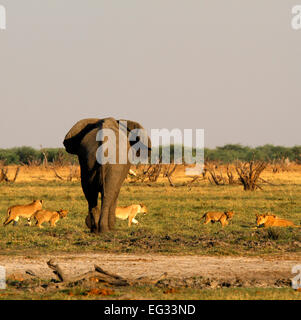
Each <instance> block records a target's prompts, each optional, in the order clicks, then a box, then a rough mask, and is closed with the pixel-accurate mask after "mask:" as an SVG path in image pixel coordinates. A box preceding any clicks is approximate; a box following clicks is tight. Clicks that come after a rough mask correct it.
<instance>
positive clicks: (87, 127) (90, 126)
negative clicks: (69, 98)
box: [63, 118, 151, 155]
mask: <svg viewBox="0 0 301 320" xmlns="http://www.w3.org/2000/svg"><path fill="white" fill-rule="evenodd" d="M124 121H126V123H127V128H124V129H125V131H126V132H127V136H128V135H129V133H130V132H131V131H132V130H134V129H144V128H143V127H142V126H141V125H140V124H139V123H138V122H135V121H131V120H115V119H114V118H105V119H83V120H80V121H79V122H77V123H76V124H75V125H74V126H73V127H72V128H71V129H70V131H69V132H68V133H67V135H66V137H65V139H64V142H63V143H64V146H65V148H66V151H67V152H68V153H71V154H76V155H78V154H79V150H80V146H81V143H82V141H83V140H84V138H85V137H86V136H87V135H88V134H89V133H90V132H91V131H93V130H94V129H99V130H100V129H102V128H104V129H105V128H106V129H112V130H113V131H115V133H116V135H117V134H118V130H119V125H120V126H122V125H123V123H124ZM94 141H95V143H96V139H95V140H94ZM136 142H137V141H129V144H130V145H134V144H135V143H136ZM146 147H147V148H148V151H149V152H148V153H149V155H150V151H151V140H150V138H149V137H148V146H146Z"/></svg>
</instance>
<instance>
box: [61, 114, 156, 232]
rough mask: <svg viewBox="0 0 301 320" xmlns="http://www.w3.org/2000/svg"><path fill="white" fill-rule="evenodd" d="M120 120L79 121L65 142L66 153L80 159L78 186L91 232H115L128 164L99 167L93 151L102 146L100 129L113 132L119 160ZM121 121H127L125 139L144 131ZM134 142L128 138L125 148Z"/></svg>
mask: <svg viewBox="0 0 301 320" xmlns="http://www.w3.org/2000/svg"><path fill="white" fill-rule="evenodd" d="M120 121H121V120H115V119H114V118H106V119H84V120H81V121H79V122H77V123H76V124H75V125H74V126H73V127H72V128H71V130H70V131H69V132H68V133H67V135H66V137H65V140H64V146H65V149H66V151H67V152H68V153H71V154H75V155H77V156H78V159H79V164H80V168H81V184H82V189H83V192H84V194H85V197H86V199H87V202H88V206H89V216H90V221H91V224H90V229H91V232H93V233H103V232H107V231H111V230H113V229H114V226H115V209H116V205H117V199H118V195H119V192H120V188H121V185H122V183H123V182H124V180H125V178H126V177H127V174H128V172H129V169H130V166H131V164H130V163H129V161H128V162H127V163H126V164H119V163H118V161H117V162H116V164H109V163H106V164H99V163H98V161H97V159H96V152H97V150H98V148H99V147H100V146H101V144H102V143H103V142H101V141H96V137H97V134H98V132H99V130H101V129H111V130H113V131H114V132H115V135H116V138H117V139H116V153H117V159H118V154H119V153H118V148H119V123H120ZM123 121H127V128H124V131H123V134H124V135H127V137H128V134H129V133H130V131H131V130H134V129H143V127H142V126H141V125H140V124H139V123H137V122H134V121H130V120H123ZM138 139H139V138H138ZM138 141H139V140H138ZM136 142H137V141H133V142H130V141H128V139H127V147H128V148H130V147H131V146H133V145H134V144H135V143H136ZM145 147H146V148H147V150H148V156H150V151H151V142H150V139H149V138H148V146H145ZM99 193H100V194H101V208H99V206H98V198H99Z"/></svg>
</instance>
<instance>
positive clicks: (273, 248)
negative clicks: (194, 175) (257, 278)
mask: <svg viewBox="0 0 301 320" xmlns="http://www.w3.org/2000/svg"><path fill="white" fill-rule="evenodd" d="M32 199H43V200H45V203H44V208H46V209H50V210H58V209H60V208H64V209H68V210H69V211H70V214H69V216H68V218H66V219H64V220H61V221H59V222H58V223H57V227H56V228H50V227H48V226H47V225H45V228H44V229H38V228H36V227H34V226H32V227H27V226H25V221H24V222H22V221H21V222H19V225H18V226H16V227H14V226H12V225H9V226H7V227H0V250H1V253H2V254H15V253H17V252H22V253H25V252H26V251H31V252H33V251H35V252H48V253H49V252H54V251H57V252H77V253H78V252H83V251H97V250H100V251H102V252H119V253H120V252H128V253H142V252H149V253H164V254H198V255H204V254H206V255H208V254H209V255H249V256H252V255H256V256H258V255H264V254H283V253H284V252H286V253H294V252H300V241H301V230H300V229H298V228H285V229H279V228H274V229H273V230H264V229H258V230H253V229H252V228H253V227H254V226H255V214H256V213H267V212H271V213H274V214H277V215H278V216H279V217H282V218H286V219H290V220H292V221H294V222H295V224H298V225H299V224H300V213H301V186H299V185H294V186H291V185H281V186H277V187H276V186H265V187H264V190H263V191H256V192H244V191H243V190H242V188H241V186H220V187H217V186H212V185H196V186H193V187H192V188H191V190H189V189H188V188H187V187H185V186H178V187H176V188H172V187H170V186H167V185H164V184H155V185H154V186H152V187H149V186H147V185H141V184H138V185H134V184H129V183H126V184H125V185H124V186H123V187H122V190H121V193H120V197H119V205H130V204H133V203H140V202H143V203H144V204H145V205H146V206H147V207H148V210H149V214H148V215H146V216H139V215H138V217H137V219H138V221H139V222H140V224H139V225H138V226H136V225H133V226H132V227H130V228H128V226H127V222H126V221H120V220H117V223H116V231H115V232H113V233H108V234H104V235H93V234H90V233H89V230H88V229H87V227H86V226H85V223H84V220H85V217H86V215H87V203H86V200H85V198H84V196H83V193H82V190H81V187H80V184H79V183H63V182H34V183H15V184H10V185H8V184H1V185H0V218H1V219H2V221H4V219H5V217H6V211H7V208H8V207H9V206H12V205H15V204H26V203H28V202H30V201H32ZM228 209H233V210H234V211H235V212H237V213H238V214H237V215H235V216H234V218H233V221H232V222H231V223H230V225H229V226H227V227H226V228H224V229H221V227H220V224H217V223H216V224H213V225H211V224H210V225H209V224H208V225H203V224H202V223H203V221H202V220H201V217H202V215H203V214H204V212H206V211H211V210H220V211H224V210H228Z"/></svg>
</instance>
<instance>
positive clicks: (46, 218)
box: [33, 209, 68, 228]
mask: <svg viewBox="0 0 301 320" xmlns="http://www.w3.org/2000/svg"><path fill="white" fill-rule="evenodd" d="M67 214H68V210H63V209H61V210H59V211H47V210H39V211H37V212H36V213H35V214H34V216H33V217H34V218H35V219H36V226H38V227H39V228H43V226H42V224H43V223H44V222H49V223H50V226H51V227H55V224H56V222H57V221H58V220H60V219H63V218H65V217H67Z"/></svg>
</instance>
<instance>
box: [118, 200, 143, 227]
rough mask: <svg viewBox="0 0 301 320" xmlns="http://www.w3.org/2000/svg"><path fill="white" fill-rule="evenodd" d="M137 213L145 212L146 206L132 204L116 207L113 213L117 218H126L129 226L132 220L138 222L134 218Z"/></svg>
mask: <svg viewBox="0 0 301 320" xmlns="http://www.w3.org/2000/svg"><path fill="white" fill-rule="evenodd" d="M138 213H143V214H147V208H146V206H145V205H144V204H132V205H131V206H128V207H117V208H116V211H115V215H116V217H117V218H118V219H121V220H126V219H129V221H128V225H129V227H130V226H131V225H132V222H133V223H135V224H138V223H139V222H138V221H137V220H136V219H135V217H136V215H137V214H138Z"/></svg>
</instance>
